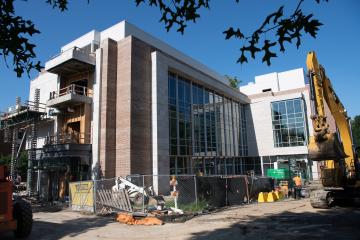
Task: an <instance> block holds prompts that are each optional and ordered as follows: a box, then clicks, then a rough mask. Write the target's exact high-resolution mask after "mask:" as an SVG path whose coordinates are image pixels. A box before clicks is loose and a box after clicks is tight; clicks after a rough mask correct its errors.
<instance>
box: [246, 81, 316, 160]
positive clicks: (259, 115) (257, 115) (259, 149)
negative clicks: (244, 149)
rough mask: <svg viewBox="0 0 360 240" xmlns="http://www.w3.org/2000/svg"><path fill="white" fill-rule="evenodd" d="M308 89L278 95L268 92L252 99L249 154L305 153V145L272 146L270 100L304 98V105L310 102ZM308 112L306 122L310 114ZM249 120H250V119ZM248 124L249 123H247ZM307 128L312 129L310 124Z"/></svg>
mask: <svg viewBox="0 0 360 240" xmlns="http://www.w3.org/2000/svg"><path fill="white" fill-rule="evenodd" d="M308 94H309V93H308V90H307V89H306V88H302V89H299V91H298V92H294V93H288V94H284V95H279V96H273V95H271V94H268V95H267V96H264V97H261V98H256V99H252V101H251V104H250V112H251V118H252V121H253V123H252V124H251V125H249V127H251V128H253V130H254V131H253V132H252V131H248V139H249V141H250V142H249V155H252V156H256V155H259V156H274V155H294V154H307V152H308V151H307V146H298V147H274V138H273V128H272V119H271V102H275V101H281V100H286V99H293V98H302V97H304V98H305V102H306V105H308V104H310V102H309V97H308V96H309V95H308ZM307 114H308V124H311V122H309V120H310V115H309V113H308V112H307ZM250 121H251V120H250ZM249 124H250V123H249ZM309 128H310V129H309V130H311V129H312V127H311V125H310V126H309Z"/></svg>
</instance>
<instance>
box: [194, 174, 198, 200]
mask: <svg viewBox="0 0 360 240" xmlns="http://www.w3.org/2000/svg"><path fill="white" fill-rule="evenodd" d="M194 187H195V188H194V189H195V204H196V206H197V205H198V197H197V186H196V175H194Z"/></svg>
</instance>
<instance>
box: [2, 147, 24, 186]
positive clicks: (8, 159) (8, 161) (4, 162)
mask: <svg viewBox="0 0 360 240" xmlns="http://www.w3.org/2000/svg"><path fill="white" fill-rule="evenodd" d="M10 164H11V154H9V155H5V156H2V155H1V156H0V165H5V166H6V167H7V168H8V169H9V171H10ZM27 164H28V155H27V151H23V152H21V153H20V156H19V159H18V163H17V167H16V170H17V172H18V173H19V175H20V176H21V178H22V179H23V180H25V179H26V174H27V167H28V166H27Z"/></svg>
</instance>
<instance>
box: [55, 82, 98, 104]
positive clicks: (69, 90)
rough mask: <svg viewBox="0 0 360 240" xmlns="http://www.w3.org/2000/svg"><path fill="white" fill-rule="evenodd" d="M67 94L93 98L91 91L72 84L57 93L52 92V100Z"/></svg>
mask: <svg viewBox="0 0 360 240" xmlns="http://www.w3.org/2000/svg"><path fill="white" fill-rule="evenodd" d="M67 94H76V95H82V96H87V97H92V91H91V89H88V88H87V87H84V86H80V85H76V84H70V85H69V86H66V87H64V88H61V89H60V90H59V91H58V92H55V91H53V92H50V100H51V99H55V98H58V97H61V96H64V95H67Z"/></svg>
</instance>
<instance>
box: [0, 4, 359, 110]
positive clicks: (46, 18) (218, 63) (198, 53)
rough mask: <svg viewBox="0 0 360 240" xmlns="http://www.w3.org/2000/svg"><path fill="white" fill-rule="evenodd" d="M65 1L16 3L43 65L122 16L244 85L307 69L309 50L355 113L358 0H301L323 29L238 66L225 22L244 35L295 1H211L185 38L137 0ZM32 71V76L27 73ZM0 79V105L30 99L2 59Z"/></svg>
mask: <svg viewBox="0 0 360 240" xmlns="http://www.w3.org/2000/svg"><path fill="white" fill-rule="evenodd" d="M70 2H71V4H70V5H69V10H68V11H66V12H63V13H61V12H59V11H58V10H53V9H52V8H51V7H49V6H48V5H47V4H45V0H37V1H27V2H25V1H20V0H18V1H17V3H16V11H17V13H18V14H20V15H21V16H24V17H25V18H29V19H31V20H33V22H34V23H35V24H36V25H37V27H38V29H39V30H40V31H41V34H38V35H36V36H34V37H33V42H34V43H35V44H36V45H37V48H36V52H37V56H38V59H39V60H40V61H42V63H43V64H44V62H45V61H46V60H47V59H49V58H50V57H51V56H53V55H55V54H57V53H58V52H59V51H60V47H61V46H63V45H65V44H66V43H68V42H70V41H72V40H73V39H75V38H77V37H79V36H81V35H83V34H85V33H87V32H89V31H91V30H93V29H96V30H99V31H101V30H103V29H105V28H108V27H110V26H112V25H113V24H115V23H117V22H120V21H121V20H124V19H125V20H127V21H129V22H131V23H133V24H135V25H136V26H138V27H140V28H141V29H143V30H145V31H146V32H148V33H150V34H152V35H154V36H156V37H158V38H160V39H162V40H163V41H165V42H167V43H168V44H170V45H171V46H173V47H175V48H177V49H178V50H180V51H182V52H184V53H186V54H187V55H189V56H191V57H193V58H195V59H197V60H199V61H200V62H202V63H203V64H205V65H207V66H209V67H210V68H212V69H214V70H215V71H217V72H219V73H220V74H223V75H225V74H227V75H232V76H237V77H238V78H239V79H241V80H242V85H244V84H246V83H247V82H249V81H253V80H254V76H256V75H261V74H265V73H270V72H274V71H286V70H290V69H294V68H299V67H304V68H305V67H306V66H305V60H306V54H307V52H308V51H310V50H314V51H316V53H317V56H318V59H319V61H320V63H321V64H322V65H323V66H324V67H325V68H326V72H327V75H328V76H329V77H330V79H331V80H332V82H333V86H334V88H335V90H336V92H337V94H338V95H339V97H340V98H341V100H342V102H343V103H344V105H345V107H346V108H347V109H348V112H349V115H350V116H352V117H353V116H355V115H360V104H359V102H360V101H359V94H360V81H359V78H360V77H359V76H360V64H359V63H360V60H359V57H360V44H359V39H360V27H359V24H360V14H359V10H360V1H358V0H330V1H329V2H328V3H323V4H320V5H318V4H316V3H315V0H306V1H305V2H304V10H305V12H313V13H314V14H315V16H316V17H317V18H318V19H320V21H321V22H323V23H324V26H322V27H321V29H320V32H319V35H318V37H317V39H312V38H311V37H305V38H304V39H303V43H302V45H301V47H300V49H299V50H297V49H296V47H295V46H292V45H288V47H287V51H286V52H285V53H284V54H283V53H278V55H279V57H278V58H276V59H274V60H273V61H272V65H271V66H270V67H268V66H267V65H266V64H263V63H261V57H262V56H261V55H258V57H257V59H256V60H250V61H249V63H247V64H244V65H240V64H236V59H237V58H238V56H239V50H238V49H239V48H240V47H241V43H240V42H238V41H233V40H230V41H229V40H228V41H226V40H224V36H223V34H222V32H223V31H224V30H226V29H227V28H228V27H229V26H240V27H241V29H242V31H243V32H245V33H250V32H251V30H254V29H255V28H256V27H257V26H259V24H261V22H262V20H263V19H264V17H265V16H266V15H267V14H268V13H270V12H271V11H275V10H277V9H278V7H279V6H280V5H281V4H286V11H287V12H289V13H290V12H291V10H292V9H294V8H295V5H296V3H297V1H280V0H279V1H275V0H271V1H269V0H251V1H250V0H242V1H240V3H239V4H235V0H228V1H215V0H213V1H211V2H210V4H211V9H210V10H209V11H208V10H206V11H203V12H202V16H201V18H200V19H199V20H198V22H197V23H196V24H189V26H188V28H187V29H186V31H185V34H184V35H181V34H179V33H177V32H176V31H175V30H172V31H170V32H169V33H168V32H166V30H165V28H164V25H163V23H159V21H158V20H159V18H160V13H159V11H158V10H157V9H155V8H150V7H148V6H147V5H141V6H140V7H136V6H135V3H134V2H135V1H134V0H127V1H124V0H106V1H104V0H102V1H101V0H90V4H87V1H86V0H76V1H74V0H73V1H70ZM269 38H270V35H269ZM36 74H37V73H35V72H34V73H32V75H31V78H33V77H35V76H36ZM0 82H1V87H0V110H4V109H6V107H7V106H9V105H13V104H14V102H15V97H16V96H21V97H22V99H23V100H26V99H27V98H28V94H29V93H28V91H29V90H28V89H29V82H30V80H29V78H28V77H26V76H24V77H22V78H21V79H18V78H16V74H15V73H14V72H13V71H12V70H11V69H7V68H6V67H5V64H4V61H3V60H2V59H1V60H0Z"/></svg>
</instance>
